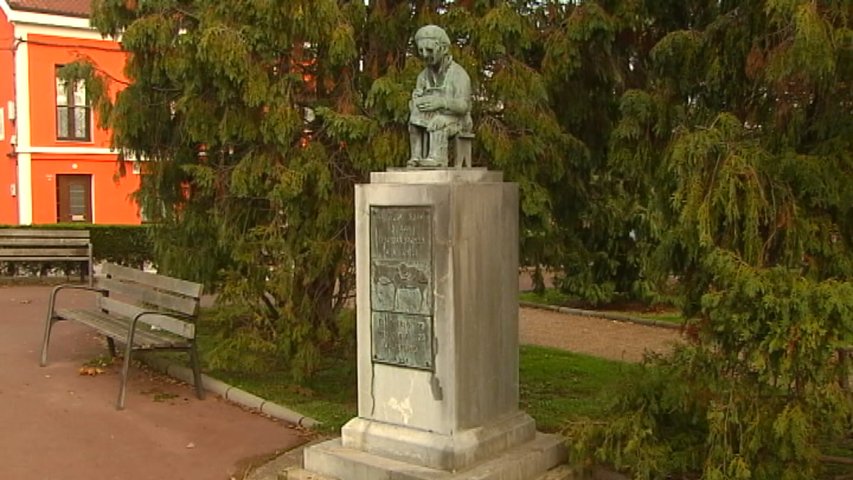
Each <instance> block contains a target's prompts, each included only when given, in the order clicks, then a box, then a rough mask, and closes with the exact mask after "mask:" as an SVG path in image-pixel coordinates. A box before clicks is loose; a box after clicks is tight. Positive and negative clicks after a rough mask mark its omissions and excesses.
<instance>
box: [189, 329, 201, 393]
mask: <svg viewBox="0 0 853 480" xmlns="http://www.w3.org/2000/svg"><path fill="white" fill-rule="evenodd" d="M190 363H192V367H193V381H194V382H195V394H196V396H197V397H198V399H199V400H204V385H202V384H201V367H200V366H199V360H198V349H197V348H196V346H195V342H193V346H192V348H190Z"/></svg>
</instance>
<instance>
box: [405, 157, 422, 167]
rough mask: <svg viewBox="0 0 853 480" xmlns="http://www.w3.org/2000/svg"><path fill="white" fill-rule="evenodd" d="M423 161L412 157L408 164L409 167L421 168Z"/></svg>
mask: <svg viewBox="0 0 853 480" xmlns="http://www.w3.org/2000/svg"><path fill="white" fill-rule="evenodd" d="M421 162H422V160H421V159H420V158H415V157H412V158H410V159H409V161H408V162H406V166H407V167H419V166H420V165H421Z"/></svg>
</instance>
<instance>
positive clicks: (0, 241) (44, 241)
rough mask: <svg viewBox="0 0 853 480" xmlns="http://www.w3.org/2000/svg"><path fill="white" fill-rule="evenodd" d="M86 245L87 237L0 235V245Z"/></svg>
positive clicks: (87, 242) (87, 243)
mask: <svg viewBox="0 0 853 480" xmlns="http://www.w3.org/2000/svg"><path fill="white" fill-rule="evenodd" d="M22 245H23V246H27V247H66V246H67V247H88V246H89V239H88V238H53V237H51V238H41V237H39V238H30V237H3V236H2V235H0V247H17V246H22Z"/></svg>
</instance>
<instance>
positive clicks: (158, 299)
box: [97, 277, 198, 315]
mask: <svg viewBox="0 0 853 480" xmlns="http://www.w3.org/2000/svg"><path fill="white" fill-rule="evenodd" d="M97 285H98V287H99V288H105V289H107V290H109V291H110V292H111V294H112V292H116V293H120V294H123V295H127V296H129V297H131V298H133V299H134V300H136V301H137V302H139V303H142V304H149V305H154V306H156V307H158V308H165V309H168V310H172V311H175V312H180V313H185V314H187V315H195V314H196V313H197V310H198V300H197V299H193V298H187V297H179V296H175V295H171V294H169V293H168V292H162V291H157V290H154V289H153V288H150V287H148V286H147V285H142V284H139V283H124V282H122V281H120V280H119V279H118V278H117V277H113V278H98V280H97Z"/></svg>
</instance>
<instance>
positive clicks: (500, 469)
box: [286, 433, 566, 480]
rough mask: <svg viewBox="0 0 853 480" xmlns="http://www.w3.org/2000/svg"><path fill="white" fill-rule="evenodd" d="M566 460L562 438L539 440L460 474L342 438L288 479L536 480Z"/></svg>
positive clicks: (320, 448) (318, 448) (314, 450)
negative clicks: (352, 444)
mask: <svg viewBox="0 0 853 480" xmlns="http://www.w3.org/2000/svg"><path fill="white" fill-rule="evenodd" d="M565 460H566V449H565V446H564V445H563V439H562V438H560V437H559V436H556V435H546V434H542V433H537V434H536V438H535V439H533V440H531V441H530V442H527V443H525V444H522V445H519V446H517V447H515V448H512V449H510V450H507V451H506V452H504V453H503V454H501V455H499V456H497V457H495V458H494V459H491V460H486V461H484V462H481V463H479V464H477V465H474V466H473V467H471V468H469V469H466V470H464V471H461V472H447V471H443V470H436V469H432V468H427V467H423V466H420V465H412V464H410V463H405V462H400V461H397V460H392V459H388V458H385V457H380V456H377V455H373V454H370V453H366V452H363V451H360V450H354V449H350V448H345V447H343V446H342V445H341V441H340V439H335V440H330V441H328V442H324V443H321V444H319V445H315V446H313V447H310V448H308V449H306V450H305V456H304V462H305V469H306V471H303V472H296V471H293V472H291V473H290V474H288V476H287V477H286V478H287V479H288V480H292V479H305V480H308V479H315V480H537V479H539V478H540V477H541V476H542V475H544V474H545V473H546V472H548V470H551V469H552V468H554V467H556V466H558V465H560V464H561V463H563V462H565Z"/></svg>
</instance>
